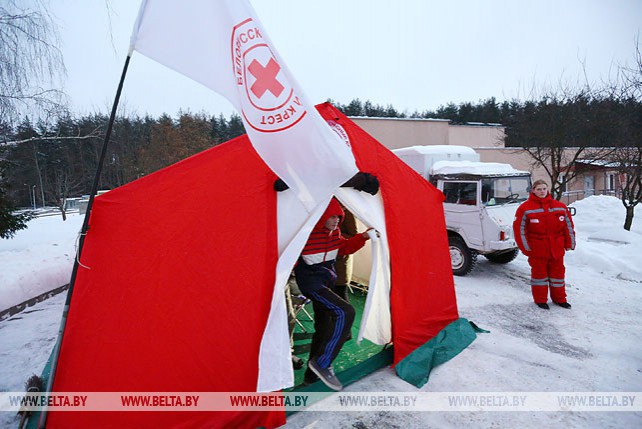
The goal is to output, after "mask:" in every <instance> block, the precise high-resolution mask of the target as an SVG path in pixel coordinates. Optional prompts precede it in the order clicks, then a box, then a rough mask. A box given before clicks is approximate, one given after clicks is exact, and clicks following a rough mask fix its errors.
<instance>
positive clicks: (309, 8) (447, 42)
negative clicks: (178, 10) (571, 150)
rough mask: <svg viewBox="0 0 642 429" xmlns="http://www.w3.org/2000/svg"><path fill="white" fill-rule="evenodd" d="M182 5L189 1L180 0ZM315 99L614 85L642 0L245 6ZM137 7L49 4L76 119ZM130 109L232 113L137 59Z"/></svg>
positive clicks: (99, 2) (106, 83)
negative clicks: (253, 12)
mask: <svg viewBox="0 0 642 429" xmlns="http://www.w3.org/2000/svg"><path fill="white" fill-rule="evenodd" d="M183 1H184V3H185V4H187V3H188V2H189V1H188V0H183ZM250 1H251V3H252V5H253V6H254V9H255V10H256V12H257V15H258V17H259V19H260V20H261V21H262V23H263V25H264V27H265V29H266V31H267V32H268V34H269V35H270V37H271V39H272V41H273V42H274V45H275V46H276V49H277V50H278V52H279V53H280V55H281V57H282V58H283V60H284V61H285V62H286V63H287V65H288V67H289V69H290V71H291V72H292V74H293V75H294V76H295V78H296V79H297V80H298V82H299V84H300V85H301V87H302V88H303V90H304V92H305V93H306V94H307V96H308V98H309V99H310V100H311V101H312V102H314V103H320V102H323V101H325V100H327V99H328V98H331V99H333V100H335V101H337V102H340V103H344V104H345V103H349V102H350V101H351V100H353V99H355V98H359V99H361V100H362V101H365V100H370V101H372V102H373V103H376V104H381V105H387V104H392V105H393V106H394V107H395V108H397V109H398V110H400V111H407V112H408V113H412V112H414V111H415V110H418V111H423V110H426V109H436V108H437V107H439V106H440V105H445V104H447V103H449V102H454V103H460V102H465V101H471V102H477V101H479V100H482V99H486V98H489V97H496V98H497V99H498V100H500V101H501V100H505V99H513V98H520V99H525V98H528V97H530V96H532V94H533V89H535V91H536V92H535V96H537V94H540V93H541V91H542V89H543V88H545V87H553V88H559V87H560V83H559V82H560V81H563V82H564V84H573V85H575V84H577V83H578V82H580V83H581V82H584V80H585V77H584V71H583V69H585V71H586V74H587V77H588V79H589V81H590V82H591V83H599V82H600V81H601V80H606V79H609V76H611V77H613V76H614V75H615V72H616V70H617V66H618V65H620V64H628V65H633V64H634V62H635V56H634V54H635V42H636V39H639V40H640V42H641V43H642V34H641V28H642V0H441V1H433V0H394V1H393V0H390V1H388V0H323V1H313V0H305V1H304V0H250ZM139 4H140V2H138V1H136V0H108V1H107V0H52V1H51V3H50V5H51V7H52V11H53V13H54V15H55V17H56V20H57V22H58V23H59V25H60V30H61V37H62V49H63V53H64V56H65V63H66V66H67V71H68V75H67V79H66V92H67V93H68V94H69V96H70V98H71V102H72V109H73V110H74V111H75V112H77V113H81V114H85V113H92V112H95V111H102V112H108V111H109V110H110V109H111V103H112V101H113V98H114V95H115V92H116V87H117V84H118V80H119V78H120V73H121V70H122V67H123V64H124V61H125V56H126V54H127V49H128V47H129V37H130V35H131V31H132V28H133V24H134V21H135V19H136V15H137V12H138V7H139ZM121 107H122V109H125V110H121V111H124V112H126V113H138V114H141V115H142V114H144V113H150V114H152V115H154V116H157V115H160V114H161V113H168V114H170V115H175V114H176V113H177V112H178V111H179V109H183V110H190V111H192V112H201V111H204V112H206V113H208V114H216V115H218V114H219V113H223V114H224V115H225V116H227V115H229V113H231V112H232V111H233V108H232V107H231V105H230V104H229V102H228V101H227V100H225V99H224V98H223V97H221V96H219V95H218V94H216V93H214V92H212V91H211V90H209V89H207V88H205V87H203V86H201V85H199V84H197V83H195V82H193V81H191V80H189V79H188V78H185V77H183V76H181V75H179V74H178V73H176V72H174V71H172V70H169V69H166V68H165V67H164V66H162V65H160V64H157V63H154V62H153V61H151V60H149V59H147V58H146V57H144V56H142V55H140V54H138V53H134V55H133V58H132V61H131V63H130V67H129V72H128V75H127V78H126V81H125V87H124V90H123V100H122V101H121Z"/></svg>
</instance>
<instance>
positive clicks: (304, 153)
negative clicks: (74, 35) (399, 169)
mask: <svg viewBox="0 0 642 429" xmlns="http://www.w3.org/2000/svg"><path fill="white" fill-rule="evenodd" d="M134 50H136V51H138V52H140V53H141V54H143V55H145V56H147V57H149V58H151V59H153V60H155V61H158V62H159V63H161V64H164V65H165V66H167V67H170V68H172V69H174V70H176V71H178V72H179V73H181V74H184V75H186V76H188V77H190V78H191V79H194V80H195V81H197V82H199V83H201V84H203V85H205V86H206V87H208V88H211V89H213V90H214V91H216V92H218V93H220V94H221V95H223V96H224V97H226V98H227V99H228V100H229V101H230V102H231V103H232V104H233V105H234V107H235V108H236V109H237V110H238V111H239V113H240V114H241V117H242V119H243V123H244V125H245V129H246V131H247V133H248V136H249V137H250V140H251V142H252V145H253V147H254V148H255V150H256V151H257V152H258V154H259V155H260V156H261V158H263V160H264V161H265V163H266V164H267V165H268V166H269V167H270V168H271V169H272V171H274V172H275V173H276V174H277V175H278V176H279V177H280V178H281V179H283V180H284V181H285V182H286V183H287V184H288V185H289V186H290V188H292V189H293V190H294V191H295V192H296V193H297V196H298V198H299V200H300V201H301V202H302V203H303V204H304V205H305V206H306V207H307V208H308V210H311V209H312V208H313V207H315V206H316V205H318V204H320V203H324V204H325V203H327V201H328V199H329V196H330V195H331V194H332V193H333V192H334V191H335V190H336V189H337V188H338V187H339V186H340V185H341V184H343V183H344V182H345V181H346V180H348V179H349V178H350V177H352V176H353V175H354V174H355V173H356V172H357V167H356V164H355V160H354V157H353V155H352V151H351V149H350V147H349V145H348V144H347V143H346V141H345V140H343V139H341V138H340V137H339V136H338V135H337V134H336V133H335V132H334V131H332V129H331V128H330V127H329V126H328V125H327V124H326V122H325V121H324V120H323V119H322V118H321V116H320V115H319V114H318V112H317V111H316V109H315V108H314V106H313V105H312V104H311V103H309V102H308V100H307V99H306V97H305V95H304V94H303V92H302V91H301V89H300V88H299V86H298V84H297V83H296V81H295V79H294V77H293V76H292V75H291V74H290V72H289V71H288V69H287V67H286V65H285V63H284V62H283V60H282V59H281V58H280V57H279V54H278V53H277V51H276V49H275V48H274V45H273V44H272V42H271V41H270V39H269V37H268V36H267V34H266V32H265V30H264V28H263V26H262V25H261V23H260V22H259V20H258V19H257V17H256V14H255V13H254V10H253V9H252V7H251V6H250V4H249V2H248V1H247V0H187V1H183V2H178V1H175V0H143V2H142V4H141V7H140V12H139V15H138V19H137V21H136V25H135V27H134V32H133V34H132V39H131V46H130V55H131V53H132V52H133V51H134Z"/></svg>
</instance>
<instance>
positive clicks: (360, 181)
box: [341, 172, 379, 195]
mask: <svg viewBox="0 0 642 429" xmlns="http://www.w3.org/2000/svg"><path fill="white" fill-rule="evenodd" d="M341 187H342V188H354V189H356V190H357V191H363V192H367V193H369V194H370V195H374V194H376V193H377V192H378V191H379V179H377V177H376V176H373V175H372V174H370V173H361V172H359V173H357V174H355V175H354V176H352V178H351V179H350V180H348V181H347V182H346V183H344V184H343V185H341Z"/></svg>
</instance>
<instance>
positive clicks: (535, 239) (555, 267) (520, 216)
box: [513, 193, 575, 304]
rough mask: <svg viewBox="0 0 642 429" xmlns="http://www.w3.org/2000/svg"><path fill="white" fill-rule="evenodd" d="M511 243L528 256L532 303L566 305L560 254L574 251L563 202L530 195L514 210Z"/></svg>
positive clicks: (568, 215) (573, 233)
mask: <svg viewBox="0 0 642 429" xmlns="http://www.w3.org/2000/svg"><path fill="white" fill-rule="evenodd" d="M513 232H514V236H515V241H517V245H518V246H519V249H520V250H521V251H522V253H524V255H526V256H528V263H529V264H530V266H531V291H532V292H533V300H534V301H535V303H536V304H542V303H545V302H546V301H547V300H548V288H549V287H550V289H551V300H552V301H553V302H557V303H564V302H566V288H565V286H566V285H565V283H564V273H565V269H564V252H565V250H566V249H575V231H574V229H573V220H572V219H571V214H570V213H569V211H568V207H566V205H565V204H564V203H561V202H559V201H557V200H554V199H553V198H552V197H551V194H550V193H549V194H547V195H546V197H544V198H539V197H538V196H536V195H535V194H533V193H531V194H530V196H529V198H528V200H526V201H524V203H522V205H520V206H519V208H518V209H517V213H516V214H515V221H514V222H513Z"/></svg>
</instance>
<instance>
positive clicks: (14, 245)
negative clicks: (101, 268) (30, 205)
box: [0, 213, 84, 311]
mask: <svg viewBox="0 0 642 429" xmlns="http://www.w3.org/2000/svg"><path fill="white" fill-rule="evenodd" d="M83 218H84V216H80V215H79V214H78V213H69V214H68V217H67V221H65V222H63V221H62V217H61V216H60V215H57V216H46V217H39V218H35V219H32V220H31V221H30V222H29V223H28V228H27V229H23V230H21V231H18V232H17V233H16V235H15V236H14V238H12V239H7V240H0V311H2V310H5V309H7V308H9V307H11V306H14V305H16V304H20V303H22V302H24V301H26V300H28V299H30V298H33V297H35V296H38V295H40V294H41V293H44V292H48V291H50V290H52V289H54V288H56V287H58V286H62V285H65V284H67V283H69V276H70V273H71V268H72V266H73V262H74V255H75V253H76V251H75V243H76V238H77V236H78V232H79V231H80V228H81V226H82V222H83Z"/></svg>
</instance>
